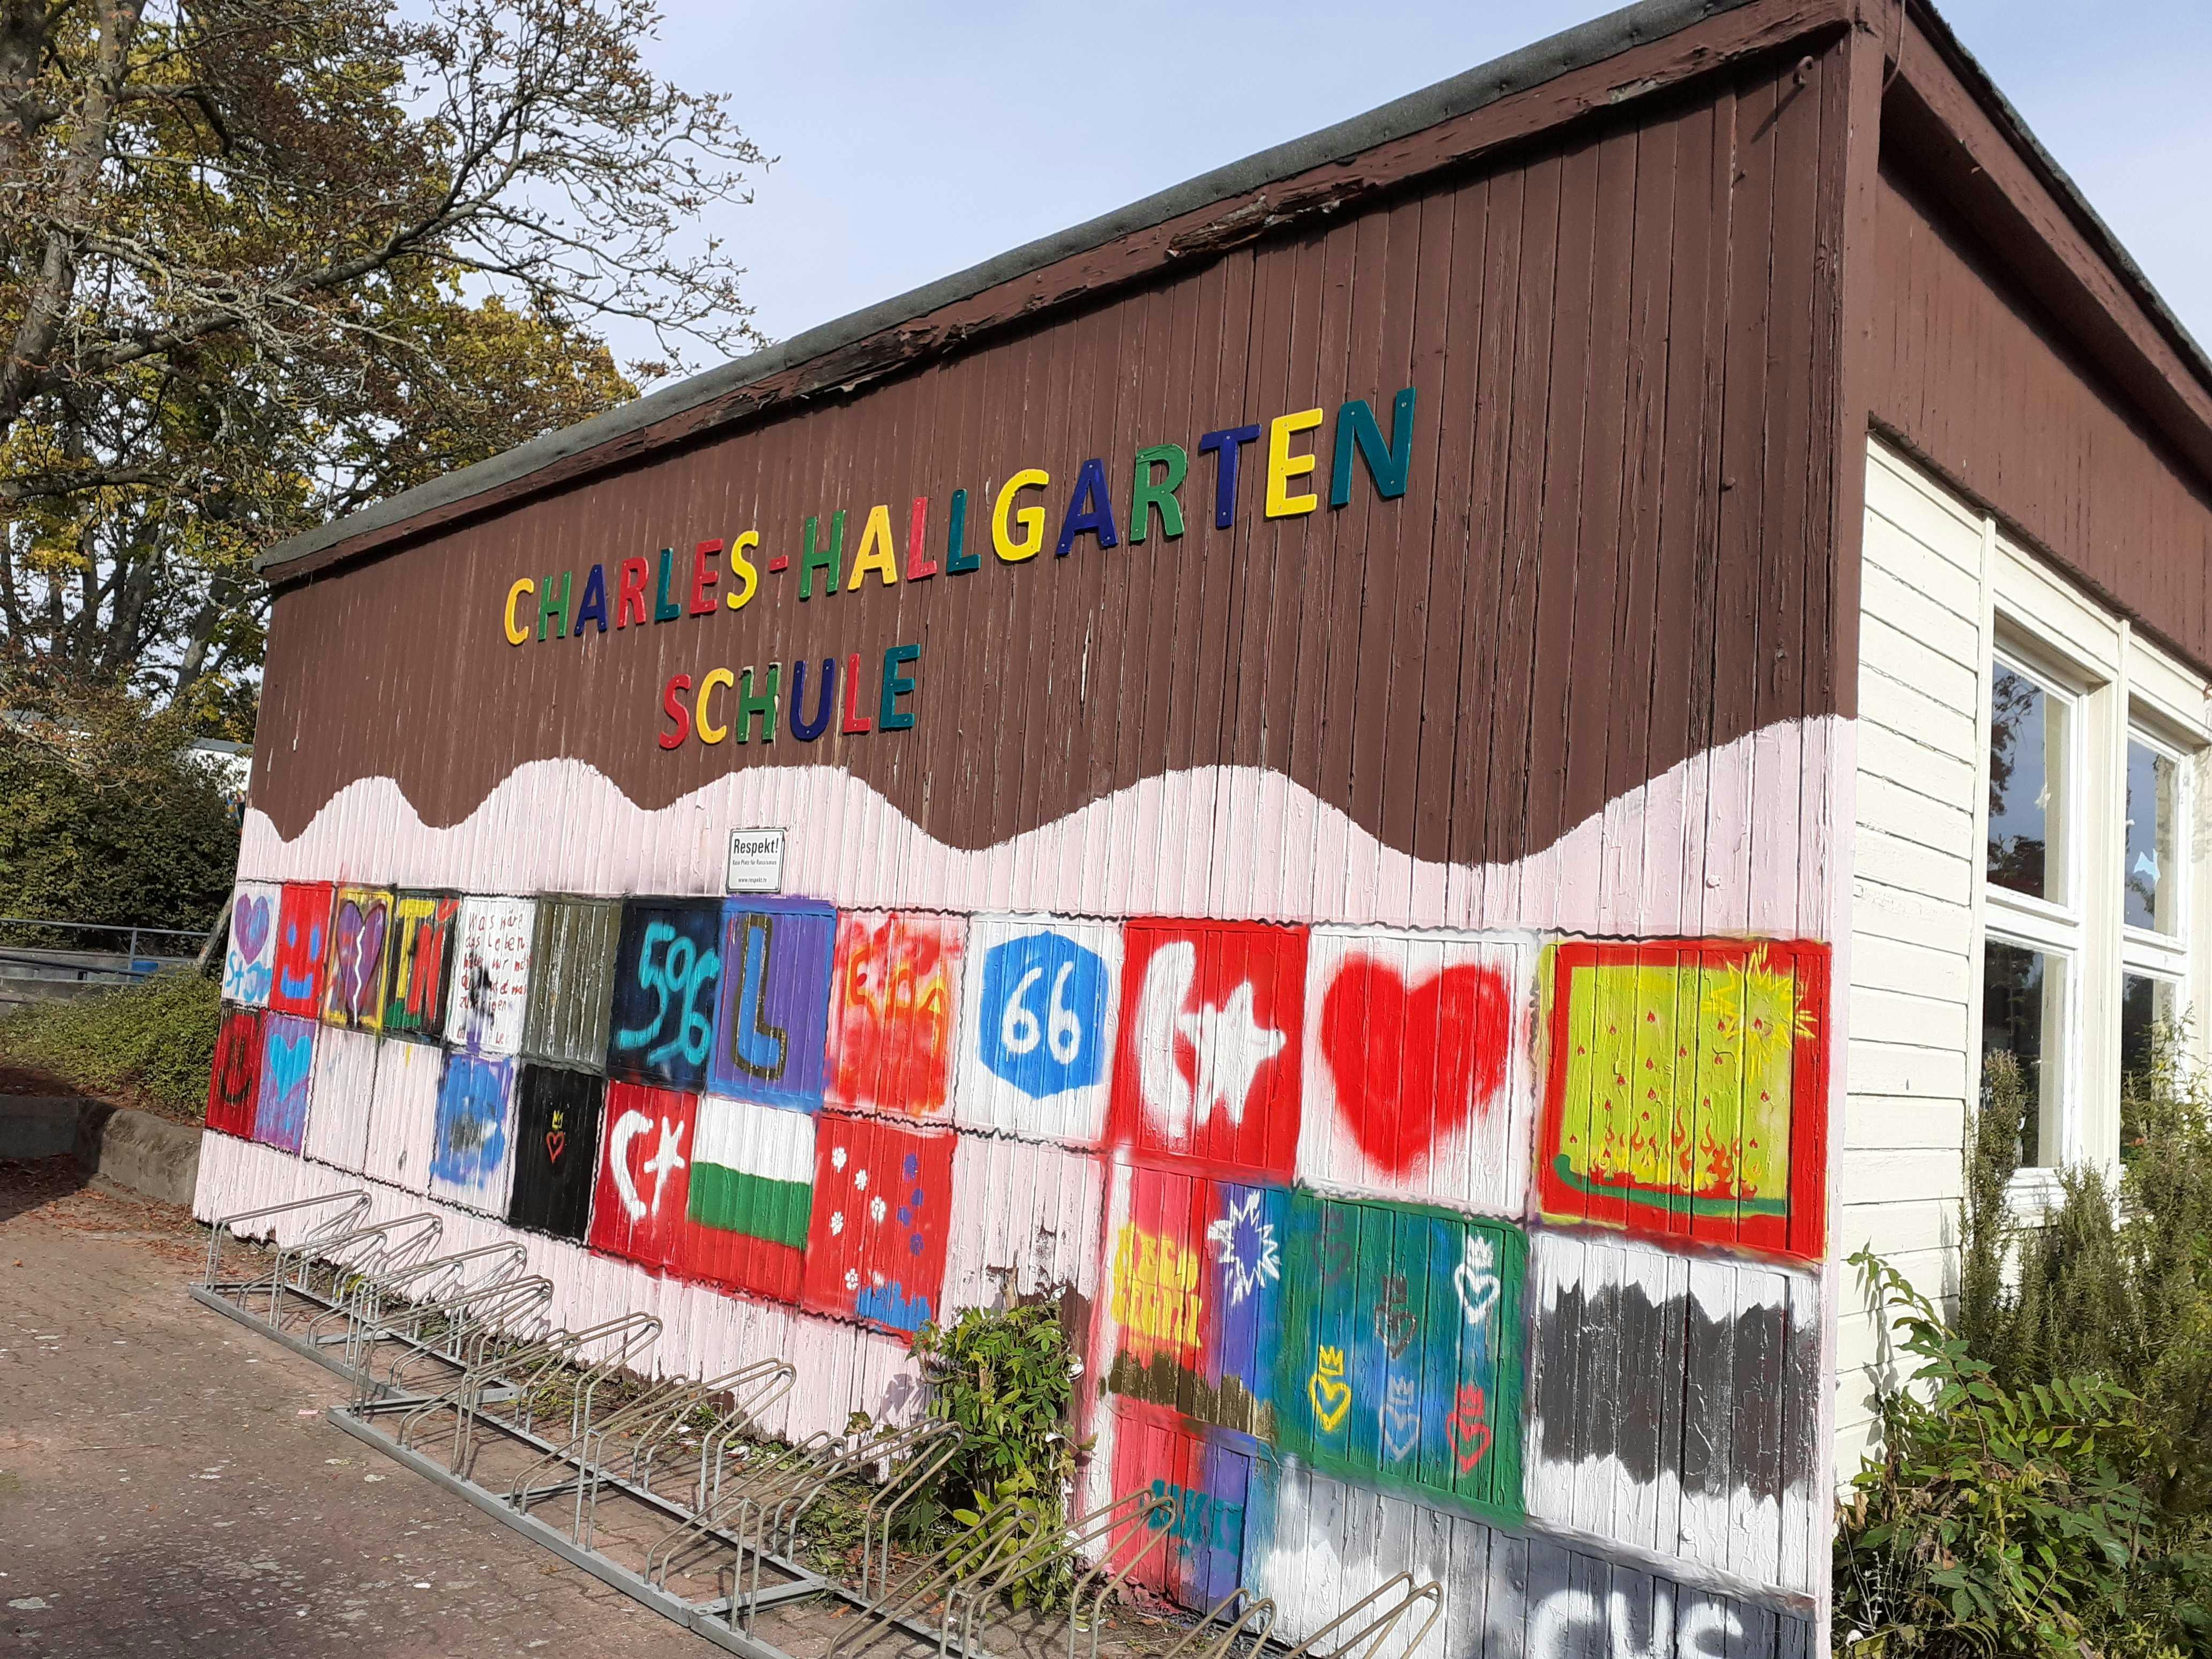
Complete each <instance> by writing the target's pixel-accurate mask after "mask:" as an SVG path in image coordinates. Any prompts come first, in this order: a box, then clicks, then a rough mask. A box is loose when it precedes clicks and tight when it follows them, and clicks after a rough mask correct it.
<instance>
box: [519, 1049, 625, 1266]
mask: <svg viewBox="0 0 2212 1659" xmlns="http://www.w3.org/2000/svg"><path fill="white" fill-rule="evenodd" d="M606 1087H607V1085H606V1084H605V1082H604V1081H602V1080H601V1079H599V1078H597V1077H594V1076H593V1075H592V1073H588V1072H565V1071H561V1070H557V1069H556V1068H555V1067H553V1066H538V1065H533V1064H532V1063H531V1062H529V1061H527V1060H526V1061H524V1062H523V1064H522V1066H521V1067H520V1069H519V1070H518V1071H517V1072H516V1073H515V1079H514V1190H513V1194H512V1195H511V1196H510V1197H509V1198H508V1200H507V1224H508V1225H510V1226H515V1227H527V1228H529V1229H530V1230H531V1231H532V1232H540V1233H550V1234H552V1235H553V1236H554V1237H556V1238H572V1239H574V1240H576V1241H577V1242H578V1243H581V1242H582V1241H583V1238H584V1236H585V1234H586V1231H588V1229H589V1227H590V1225H591V1218H592V1165H593V1160H594V1158H596V1156H597V1155H598V1152H599V1107H600V1103H601V1099H602V1097H604V1096H605V1093H606Z"/></svg>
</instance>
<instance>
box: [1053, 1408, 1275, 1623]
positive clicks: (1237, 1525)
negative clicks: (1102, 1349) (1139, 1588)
mask: <svg viewBox="0 0 2212 1659" xmlns="http://www.w3.org/2000/svg"><path fill="white" fill-rule="evenodd" d="M1102 1428H1103V1431H1104V1434H1103V1438H1105V1439H1107V1440H1109V1441H1110V1444H1106V1445H1101V1446H1099V1447H1097V1448H1096V1449H1094V1453H1093V1457H1094V1462H1096V1463H1097V1464H1098V1465H1101V1466H1103V1468H1107V1469H1109V1470H1110V1471H1111V1475H1110V1483H1109V1484H1110V1485H1111V1487H1112V1492H1111V1493H1110V1494H1109V1493H1107V1492H1097V1491H1096V1490H1095V1488H1096V1481H1095V1480H1094V1483H1093V1484H1094V1492H1093V1501H1094V1503H1099V1504H1103V1503H1106V1502H1109V1501H1111V1498H1114V1497H1118V1496H1120V1495H1121V1493H1123V1492H1150V1493H1152V1494H1153V1495H1154V1496H1156V1497H1162V1498H1167V1499H1168V1500H1169V1501H1170V1504H1171V1506H1172V1507H1171V1508H1170V1511H1169V1513H1168V1516H1167V1517H1166V1519H1165V1521H1164V1522H1163V1523H1162V1524H1160V1525H1158V1527H1156V1528H1153V1531H1154V1536H1152V1537H1151V1538H1149V1539H1147V1540H1146V1545H1147V1546H1148V1547H1147V1548H1146V1553H1144V1555H1143V1556H1142V1558H1141V1559H1139V1561H1138V1563H1137V1565H1136V1567H1135V1570H1134V1571H1132V1572H1131V1573H1130V1574H1129V1582H1131V1583H1136V1584H1141V1585H1143V1586H1144V1587H1145V1588H1146V1589H1149V1590H1151V1591H1152V1592H1153V1593H1154V1594H1155V1595H1165V1596H1168V1597H1170V1598H1171V1599H1172V1600H1174V1601H1177V1602H1179V1603H1181V1604H1182V1606H1184V1607H1200V1608H1203V1607H1212V1606H1213V1605H1214V1604H1215V1603H1217V1602H1218V1601H1220V1600H1221V1599H1222V1598H1223V1597H1224V1596H1225V1595H1229V1594H1230V1592H1231V1591H1232V1590H1234V1589H1237V1586H1238V1585H1239V1584H1240V1583H1243V1575H1244V1539H1245V1512H1246V1508H1247V1502H1248V1498H1249V1489H1250V1483H1251V1474H1252V1466H1253V1463H1254V1462H1255V1454H1254V1453H1253V1452H1252V1451H1251V1450H1250V1449H1247V1448H1243V1447H1239V1446H1235V1445H1225V1444H1222V1443H1218V1442H1217V1441H1214V1440H1212V1439H1209V1438H1207V1437H1205V1436H1203V1435H1200V1434H1195V1433H1192V1432H1190V1431H1187V1430H1183V1429H1179V1428H1176V1427H1173V1426H1171V1425H1167V1424H1164V1423H1159V1422H1155V1421H1152V1420H1149V1419H1145V1418H1142V1417H1138V1416H1133V1415H1126V1414H1123V1413H1119V1412H1117V1413H1115V1414H1113V1416H1112V1417H1111V1419H1110V1420H1109V1422H1108V1423H1106V1424H1104V1425H1102ZM1262 1455H1264V1454H1262ZM1159 1534H1165V1535H1164V1536H1161V1535H1159ZM1122 1565H1127V1559H1126V1558H1125V1559H1124V1561H1123V1563H1122Z"/></svg>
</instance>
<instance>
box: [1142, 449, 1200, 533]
mask: <svg viewBox="0 0 2212 1659" xmlns="http://www.w3.org/2000/svg"><path fill="white" fill-rule="evenodd" d="M1155 466H1164V467H1165V468H1167V470H1168V473H1167V477H1164V478H1162V479H1161V480H1160V481H1159V482H1158V483H1154V482H1153V481H1152V468H1153V467H1155ZM1188 471H1190V457H1189V456H1188V454H1187V453H1184V450H1183V447H1182V445H1181V444H1156V445H1154V446H1153V447H1152V448H1150V449H1140V450H1139V451H1138V452H1137V478H1136V483H1134V484H1133V485H1132V486H1131V488H1130V490H1129V544H1130V545H1131V546H1135V545H1136V544H1138V543H1139V542H1140V541H1142V540H1144V539H1145V538H1146V535H1147V534H1148V533H1149V532H1151V530H1152V509H1153V508H1154V507H1158V508H1159V510H1160V533H1161V534H1162V535H1163V536H1165V537H1167V538H1169V539H1170V540H1173V539H1174V538H1176V537H1177V536H1180V535H1182V502H1181V501H1177V500H1176V494H1175V493H1176V490H1177V489H1181V488H1182V477H1183V474H1184V473H1186V472H1188Z"/></svg>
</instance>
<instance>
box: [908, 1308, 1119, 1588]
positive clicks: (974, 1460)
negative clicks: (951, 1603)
mask: <svg viewBox="0 0 2212 1659" xmlns="http://www.w3.org/2000/svg"><path fill="white" fill-rule="evenodd" d="M913 1352H914V1353H915V1356H916V1357H917V1358H920V1359H921V1362H922V1370H923V1375H924V1376H926V1377H927V1380H928V1382H929V1384H930V1389H931V1397H930V1405H929V1412H930V1415H931V1416H933V1417H937V1418H941V1419H945V1420H946V1421H949V1422H952V1423H957V1424H958V1425H960V1427H961V1429H962V1431H963V1434H964V1438H963V1442H962V1445H961V1449H960V1451H959V1453H958V1455H957V1456H956V1457H955V1458H954V1459H953V1460H952V1462H951V1463H950V1464H948V1465H947V1466H946V1468H945V1473H944V1475H943V1476H942V1477H941V1479H940V1480H939V1484H938V1491H937V1492H935V1493H934V1494H933V1495H932V1502H931V1503H928V1504H917V1505H916V1506H915V1507H916V1508H917V1509H918V1510H931V1511H933V1513H934V1512H941V1513H942V1515H943V1516H945V1518H949V1519H950V1520H951V1522H952V1523H953V1524H954V1525H955V1526H957V1527H959V1528H964V1529H966V1530H968V1531H969V1532H971V1533H973V1532H975V1531H976V1530H977V1529H978V1528H980V1527H981V1524H982V1522H983V1519H984V1517H985V1516H987V1515H988V1514H989V1513H990V1511H991V1510H994V1508H997V1507H998V1506H1000V1505H1002V1504H1021V1505H1024V1506H1025V1507H1027V1508H1028V1509H1029V1510H1030V1512H1031V1516H1032V1519H1033V1521H1034V1523H1035V1530H1036V1534H1037V1535H1038V1536H1039V1537H1040V1538H1042V1539H1052V1538H1056V1537H1057V1535H1058V1534H1059V1532H1060V1523H1061V1522H1062V1519H1063V1518H1064V1516H1065V1515H1066V1498H1067V1490H1068V1486H1069V1483H1070V1481H1071V1480H1073V1477H1074V1474H1075V1460H1076V1453H1077V1450H1078V1448H1077V1447H1076V1445H1075V1444H1074V1443H1073V1440H1072V1439H1071V1438H1070V1437H1069V1432H1068V1421H1069V1412H1070V1409H1071V1407H1073V1404H1074V1400H1075V1379H1076V1376H1078V1374H1079V1371H1080V1370H1081V1367H1080V1365H1079V1364H1078V1362H1077V1360H1076V1358H1075V1356H1074V1354H1073V1352H1072V1350H1071V1348H1070V1346H1069V1342H1068V1338H1067V1329H1066V1326H1065V1325H1064V1324H1063V1323H1062V1322H1061V1319H1060V1306H1059V1304H1058V1303H1057V1302H1056V1301H1055V1302H1033V1303H1026V1304H1017V1305H1015V1306H1013V1307H1009V1308H1000V1309H988V1308H966V1309H963V1310H961V1312H960V1314H959V1316H957V1318H956V1319H954V1320H953V1322H951V1324H950V1325H939V1324H937V1323H935V1322H927V1323H925V1324H924V1325H923V1326H922V1327H921V1329H920V1330H918V1331H916V1332H915V1335H914V1342H913ZM1016 1576H1019V1575H1016ZM1060 1578H1064V1575H1060V1577H1055V1578H1048V1577H1047V1576H1046V1575H1042V1574H1039V1575H1033V1576H1030V1577H1025V1578H1024V1579H1023V1582H1022V1583H1021V1585H1020V1587H1019V1588H1018V1589H1017V1590H1016V1592H1015V1596H1016V1600H1017V1601H1029V1600H1042V1601H1051V1600H1053V1599H1054V1598H1055V1597H1056V1596H1058V1595H1063V1594H1064V1593H1065V1590H1066V1584H1065V1583H1064V1582H1060Z"/></svg>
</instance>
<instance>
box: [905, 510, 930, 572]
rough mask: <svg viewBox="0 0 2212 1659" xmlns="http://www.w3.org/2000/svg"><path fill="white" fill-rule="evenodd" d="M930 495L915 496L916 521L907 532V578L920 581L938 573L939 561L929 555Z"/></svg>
mask: <svg viewBox="0 0 2212 1659" xmlns="http://www.w3.org/2000/svg"><path fill="white" fill-rule="evenodd" d="M928 538H929V497H928V496H927V495H917V496H915V498H914V521H913V523H912V525H911V526H909V527H908V531H907V532H906V579H907V580H908V581H910V582H918V581H921V580H923V579H924V578H925V577H928V576H934V575H935V574H937V561H936V560H934V559H933V558H931V557H930V556H929V545H928Z"/></svg>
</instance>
